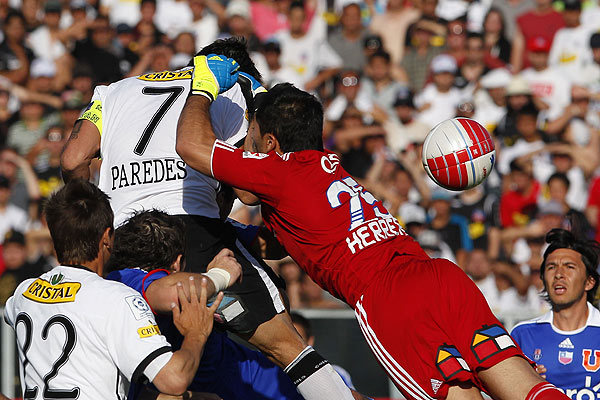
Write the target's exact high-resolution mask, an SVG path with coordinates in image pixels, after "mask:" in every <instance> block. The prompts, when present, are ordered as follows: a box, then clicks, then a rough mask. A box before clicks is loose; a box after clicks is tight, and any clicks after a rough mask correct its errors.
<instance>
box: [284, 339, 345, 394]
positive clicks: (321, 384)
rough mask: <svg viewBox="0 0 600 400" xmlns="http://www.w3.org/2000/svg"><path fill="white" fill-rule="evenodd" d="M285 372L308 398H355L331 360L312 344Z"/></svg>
mask: <svg viewBox="0 0 600 400" xmlns="http://www.w3.org/2000/svg"><path fill="white" fill-rule="evenodd" d="M284 372H285V373H286V374H288V376H289V377H290V378H291V379H292V382H294V385H296V388H297V389H298V392H299V393H300V394H301V395H302V397H304V398H305V399H306V400H333V399H336V400H337V399H348V400H353V399H354V398H353V397H352V392H350V389H348V387H347V386H346V385H345V384H344V381H342V378H341V377H340V376H339V375H338V373H337V372H335V370H334V369H333V367H332V366H331V365H330V364H329V362H328V361H327V360H325V359H324V358H323V357H322V356H321V355H320V354H319V353H317V352H316V351H315V350H314V349H313V348H312V347H310V346H307V347H306V348H305V349H304V350H303V351H302V352H301V353H300V354H298V356H297V357H296V359H295V360H294V361H292V362H291V363H290V365H288V366H287V367H285V369H284Z"/></svg>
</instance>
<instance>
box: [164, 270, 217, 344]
mask: <svg viewBox="0 0 600 400" xmlns="http://www.w3.org/2000/svg"><path fill="white" fill-rule="evenodd" d="M206 285H207V282H206V280H204V279H203V280H202V282H201V283H200V296H198V293H197V292H196V285H195V284H194V277H193V276H190V282H189V285H188V287H189V291H190V296H189V298H188V297H187V296H186V294H185V291H184V288H183V285H182V284H181V282H178V283H177V295H178V297H179V305H177V304H175V303H173V304H171V311H172V312H173V323H174V324H175V327H176V328H177V330H178V331H179V333H181V334H182V335H183V336H184V337H189V336H190V335H191V336H194V337H198V338H199V339H201V340H206V338H207V337H208V335H210V332H211V331H212V327H213V314H214V313H215V312H216V311H217V307H219V304H221V300H223V293H219V294H218V295H217V297H216V299H215V301H214V302H213V304H212V305H211V306H210V307H207V306H206V298H207V293H206V292H207V289H206Z"/></svg>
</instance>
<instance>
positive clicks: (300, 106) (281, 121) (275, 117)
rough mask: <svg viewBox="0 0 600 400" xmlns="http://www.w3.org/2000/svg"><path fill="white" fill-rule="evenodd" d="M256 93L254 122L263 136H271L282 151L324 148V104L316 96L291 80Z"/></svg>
mask: <svg viewBox="0 0 600 400" xmlns="http://www.w3.org/2000/svg"><path fill="white" fill-rule="evenodd" d="M259 96H260V102H259V107H258V109H257V110H256V122H258V126H259V127H260V132H261V134H262V135H264V134H266V133H271V134H272V135H274V136H275V137H276V138H277V141H278V142H279V146H280V147H281V151H283V152H284V153H288V152H293V151H301V150H319V151H323V106H322V105H321V103H320V102H319V100H317V99H316V97H315V96H313V95H311V94H309V93H306V92H305V91H302V90H300V89H298V88H296V87H295V86H293V85H292V84H291V83H280V84H278V85H275V86H274V87H273V88H272V89H271V90H269V91H268V92H266V93H261V94H260V95H259ZM257 99H258V97H257Z"/></svg>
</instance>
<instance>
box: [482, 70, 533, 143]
mask: <svg viewBox="0 0 600 400" xmlns="http://www.w3.org/2000/svg"><path fill="white" fill-rule="evenodd" d="M528 105H533V97H532V92H531V88H530V87H529V84H528V83H527V81H526V80H525V78H523V77H522V76H521V75H514V76H513V77H512V78H511V80H510V82H509V83H508V85H507V86H506V112H505V113H504V115H503V116H502V117H501V118H500V120H499V121H498V124H497V125H496V128H495V129H494V130H493V131H491V132H493V133H494V136H495V138H496V139H497V140H498V141H499V142H500V144H501V145H502V146H503V147H510V146H512V145H513V144H514V143H515V142H516V141H517V139H519V132H518V130H517V127H516V119H517V114H518V112H519V110H521V109H522V108H523V107H526V106H528Z"/></svg>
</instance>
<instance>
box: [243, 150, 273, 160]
mask: <svg viewBox="0 0 600 400" xmlns="http://www.w3.org/2000/svg"><path fill="white" fill-rule="evenodd" d="M267 157H269V155H268V154H265V153H253V152H251V151H244V152H243V153H242V158H254V159H257V160H262V159H263V158H267Z"/></svg>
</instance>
